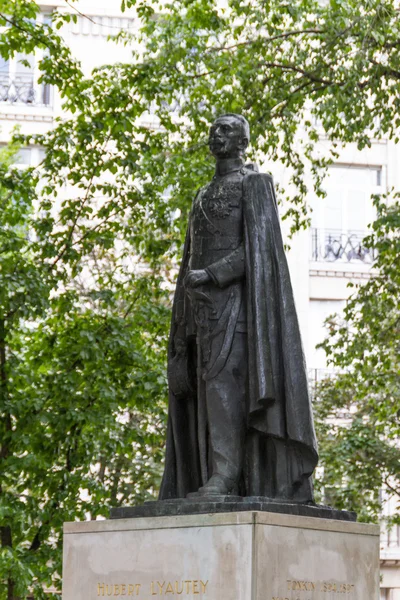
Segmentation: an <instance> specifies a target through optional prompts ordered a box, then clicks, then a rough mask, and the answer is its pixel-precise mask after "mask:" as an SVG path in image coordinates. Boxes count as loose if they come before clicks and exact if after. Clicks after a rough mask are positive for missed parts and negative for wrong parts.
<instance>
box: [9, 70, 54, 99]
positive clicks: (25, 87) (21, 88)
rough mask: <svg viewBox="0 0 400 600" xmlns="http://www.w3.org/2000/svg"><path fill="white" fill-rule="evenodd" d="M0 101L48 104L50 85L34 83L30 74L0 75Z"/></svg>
mask: <svg viewBox="0 0 400 600" xmlns="http://www.w3.org/2000/svg"><path fill="white" fill-rule="evenodd" d="M0 102H9V103H11V104H16V103H21V104H42V105H45V106H48V105H49V104H50V86H49V85H35V81H34V78H33V75H32V74H27V75H15V76H14V77H10V76H9V75H4V74H3V75H0Z"/></svg>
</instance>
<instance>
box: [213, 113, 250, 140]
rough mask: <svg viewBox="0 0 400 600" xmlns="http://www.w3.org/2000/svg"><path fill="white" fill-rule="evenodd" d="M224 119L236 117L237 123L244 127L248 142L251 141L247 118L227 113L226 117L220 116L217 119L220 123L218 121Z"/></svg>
mask: <svg viewBox="0 0 400 600" xmlns="http://www.w3.org/2000/svg"><path fill="white" fill-rule="evenodd" d="M223 117H234V118H235V119H236V120H237V121H239V122H240V124H241V126H242V129H243V133H244V135H245V137H246V138H247V140H248V141H250V125H249V122H248V120H247V119H246V118H245V117H243V116H242V115H237V114H236V113H225V114H224V115H220V116H219V117H217V119H216V121H218V119H222V118H223Z"/></svg>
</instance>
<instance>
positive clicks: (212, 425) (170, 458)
mask: <svg viewBox="0 0 400 600" xmlns="http://www.w3.org/2000/svg"><path fill="white" fill-rule="evenodd" d="M249 137H250V131H249V124H248V122H247V121H246V119H245V118H244V117H242V116H240V115H236V114H226V115H223V116H221V117H219V118H218V119H217V120H216V121H215V122H214V124H213V125H212V127H211V130H210V137H209V146H210V150H211V152H212V154H213V155H214V157H215V159H216V171H215V175H214V177H213V179H212V180H211V181H210V183H208V184H207V185H206V186H204V187H203V188H202V189H200V191H199V192H198V193H197V195H196V197H195V199H194V202H193V207H192V210H191V214H190V218H189V227H188V233H187V237H186V242H185V247H184V253H183V259H182V264H181V269H180V273H179V277H178V282H177V287H176V292H175V300H174V306H173V314H172V324H171V335H170V343H169V363H168V376H169V418H168V433H167V450H166V463H165V472H164V477H163V482H162V486H161V493H160V499H169V498H185V497H189V498H200V499H201V498H202V497H204V498H208V497H210V496H212V497H217V496H226V495H236V496H262V497H267V498H271V499H272V498H273V499H275V500H277V501H286V502H287V501H291V502H301V503H307V502H312V501H313V490H312V482H311V475H312V473H313V470H314V469H315V467H316V464H317V461H318V455H317V446H316V439H315V433H314V426H313V418H312V410H311V403H310V398H309V392H308V385H307V372H306V367H305V362H304V356H303V350H302V345H301V339H300V332H299V326H298V320H297V315H296V310H295V305H294V300H293V292H292V287H291V283H290V277H289V271H288V266H287V262H286V257H285V254H284V247H283V242H282V235H281V231H280V225H279V219H278V212H277V205H276V198H275V192H274V187H273V181H272V177H271V176H270V175H267V174H262V173H258V172H257V171H256V169H255V168H254V167H253V166H252V165H246V164H245V163H244V159H243V157H244V154H245V151H246V148H247V145H248V143H249Z"/></svg>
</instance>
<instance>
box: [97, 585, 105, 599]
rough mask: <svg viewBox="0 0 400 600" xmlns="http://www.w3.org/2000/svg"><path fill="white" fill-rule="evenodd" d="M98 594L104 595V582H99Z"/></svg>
mask: <svg viewBox="0 0 400 600" xmlns="http://www.w3.org/2000/svg"><path fill="white" fill-rule="evenodd" d="M97 595H98V596H104V583H98V584H97Z"/></svg>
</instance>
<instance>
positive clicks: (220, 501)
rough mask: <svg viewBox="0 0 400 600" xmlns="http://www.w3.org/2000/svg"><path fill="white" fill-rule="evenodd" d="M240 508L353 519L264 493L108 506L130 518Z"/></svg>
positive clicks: (118, 515) (115, 516) (353, 517)
mask: <svg viewBox="0 0 400 600" xmlns="http://www.w3.org/2000/svg"><path fill="white" fill-rule="evenodd" d="M241 511H246V512H247V511H263V512H273V513H281V514H285V515H298V516H302V517H318V518H320V519H336V520H338V521H356V520H357V515H356V513H355V512H351V511H348V510H336V509H334V508H331V507H330V506H320V505H317V504H301V503H296V504H295V503H291V502H290V501H288V502H282V501H280V502H277V501H276V500H274V499H273V498H265V497H264V496H247V497H245V498H242V497H241V496H204V497H198V498H190V499H186V498H177V499H176V500H161V501H158V502H145V503H144V504H142V505H140V506H123V507H121V508H113V509H111V518H112V519H132V518H137V517H167V516H168V517H169V516H177V515H198V514H207V513H225V512H241Z"/></svg>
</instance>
